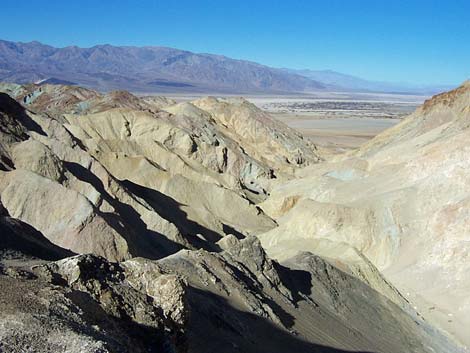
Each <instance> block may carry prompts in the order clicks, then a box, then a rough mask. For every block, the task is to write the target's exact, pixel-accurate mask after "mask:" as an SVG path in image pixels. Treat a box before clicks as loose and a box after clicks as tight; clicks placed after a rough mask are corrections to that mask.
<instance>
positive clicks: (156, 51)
mask: <svg viewBox="0 0 470 353" xmlns="http://www.w3.org/2000/svg"><path fill="white" fill-rule="evenodd" d="M51 77H52V78H54V79H56V80H66V81H70V82H74V83H77V84H81V85H85V86H88V87H92V88H95V89H100V90H112V89H127V90H133V91H142V92H155V91H164V90H171V91H177V90H178V89H180V90H181V89H183V88H184V90H185V91H195V92H197V91H212V92H217V91H220V92H306V91H316V90H322V89H325V88H326V86H325V85H323V84H321V83H319V82H316V81H314V80H311V79H309V78H306V77H303V76H300V75H296V74H289V73H286V72H284V71H283V70H280V69H275V68H270V67H268V66H264V65H261V64H257V63H254V62H250V61H244V60H235V59H230V58H227V57H225V56H221V55H211V54H196V53H192V52H189V51H184V50H178V49H173V48H166V47H118V46H112V45H97V46H94V47H91V48H79V47H76V46H70V47H65V48H54V47H52V46H49V45H44V44H41V43H39V42H30V43H15V42H9V41H3V40H0V80H2V81H9V82H17V83H28V82H36V81H38V80H41V79H48V78H51Z"/></svg>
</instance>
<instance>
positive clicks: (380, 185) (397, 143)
mask: <svg viewBox="0 0 470 353" xmlns="http://www.w3.org/2000/svg"><path fill="white" fill-rule="evenodd" d="M469 127H470V83H469V82H466V83H464V84H463V85H462V86H461V87H459V88H457V89H455V90H453V91H450V92H447V93H443V94H440V95H437V96H435V97H433V98H432V99H430V100H428V101H426V102H425V103H424V105H423V106H422V107H420V108H418V109H417V110H416V112H414V113H413V114H411V115H410V116H409V117H407V118H406V119H405V120H404V121H403V122H401V123H400V124H398V125H396V126H395V127H393V128H391V129H389V130H386V131H385V132H383V133H382V134H379V135H378V136H377V137H375V138H374V139H372V140H371V141H370V142H368V143H366V144H365V145H364V146H362V147H361V148H360V149H359V150H358V151H355V152H353V153H350V154H349V155H345V156H341V157H338V158H337V159H336V160H333V161H331V162H329V163H323V164H321V165H319V166H317V167H316V168H307V169H305V170H302V171H301V172H300V173H299V176H300V178H297V179H295V180H293V181H289V182H287V183H283V184H282V185H280V186H279V187H277V188H275V189H274V190H273V192H272V193H271V197H270V198H269V199H268V200H266V201H265V202H264V203H263V204H262V205H261V207H262V209H263V210H264V211H265V212H266V213H267V214H268V215H270V216H271V217H273V218H274V219H276V221H277V222H278V224H279V227H276V228H275V229H273V230H271V231H269V232H267V233H264V234H263V235H261V241H262V243H263V245H264V246H265V248H266V249H267V251H268V254H269V255H270V256H272V257H274V258H277V259H280V260H282V259H283V258H285V257H288V256H290V255H291V254H293V253H296V251H298V250H302V251H304V250H308V251H312V252H315V253H317V254H321V255H323V256H326V257H328V258H333V259H338V260H341V261H342V260H344V259H345V258H346V257H347V258H351V257H352V256H351V254H352V251H350V250H348V251H347V252H348V254H347V256H346V255H345V254H346V251H343V250H339V249H341V247H339V246H338V244H343V248H344V249H349V248H350V247H354V248H355V249H357V250H358V251H359V252H361V253H363V254H365V255H366V256H367V258H368V259H370V260H371V261H372V262H373V263H374V264H375V265H376V266H377V267H378V268H379V269H380V270H381V271H383V272H384V273H385V274H386V276H387V278H389V279H390V280H391V281H392V283H393V284H394V285H395V286H397V288H398V289H399V290H400V291H401V292H402V293H404V294H407V297H408V299H410V300H411V301H412V302H413V303H414V305H415V306H417V307H418V309H419V310H420V311H421V312H422V313H423V315H425V316H427V317H430V318H432V320H433V321H435V322H438V323H439V325H441V326H443V327H445V328H446V330H448V331H449V332H450V333H451V334H453V335H456V336H457V337H459V339H460V340H462V341H463V342H465V343H466V344H467V345H468V344H470V341H469V337H470V336H469V335H468V327H470V321H469V317H470V316H469V313H470V301H469V296H468V284H469V283H470V271H469V270H470V262H469V261H468V259H469V253H470V246H469V239H470V238H469V236H470V223H469V222H470V213H469V212H470V208H469V205H470V204H469V202H470V165H469V161H470V158H469V156H470V154H469V153H470V150H469V146H468V140H469V136H470V128H469ZM285 249H289V251H288V252H286V251H285ZM353 257H356V258H357V256H355V255H354V256H353Z"/></svg>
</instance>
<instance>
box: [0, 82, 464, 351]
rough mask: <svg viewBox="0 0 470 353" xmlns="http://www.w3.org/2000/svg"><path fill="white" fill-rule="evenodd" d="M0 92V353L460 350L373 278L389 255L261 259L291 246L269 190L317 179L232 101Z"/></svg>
mask: <svg viewBox="0 0 470 353" xmlns="http://www.w3.org/2000/svg"><path fill="white" fill-rule="evenodd" d="M1 90H2V91H3V92H5V93H0V119H1V121H0V127H1V129H0V157H1V164H0V167H1V170H2V171H1V172H0V192H1V204H2V211H1V212H2V214H1V218H0V227H1V238H0V245H1V249H2V250H1V251H2V253H1V275H0V286H1V288H2V290H1V292H0V293H1V294H0V302H1V303H2V307H4V308H6V310H4V311H2V313H1V314H0V315H1V317H0V321H1V323H2V325H1V326H0V338H1V339H0V341H1V346H0V347H1V349H3V350H4V351H13V352H22V351H25V349H26V350H28V349H29V350H31V351H47V350H52V351H67V352H84V351H86V352H128V351H133V352H156V351H159V352H160V351H164V352H165V351H168V352H172V351H176V352H210V351H223V352H259V351H266V352H286V351H299V352H316V351H317V352H342V351H345V350H347V351H351V350H353V351H368V352H398V351H407V352H459V351H460V348H458V346H456V345H455V343H453V341H452V339H451V338H449V337H448V336H446V335H443V334H442V333H440V332H439V331H438V330H437V329H436V328H434V327H433V326H432V325H430V324H428V323H427V322H426V321H425V320H424V319H423V318H422V317H421V316H420V314H419V313H418V312H417V311H416V310H415V309H414V308H413V307H412V305H410V303H409V302H408V300H407V299H405V297H403V296H402V295H401V294H400V292H398V291H397V290H396V289H395V288H394V287H393V286H392V284H391V283H390V282H389V281H387V280H386V279H385V278H384V277H383V275H382V274H381V273H380V272H379V271H378V270H377V268H376V267H375V266H374V264H373V263H375V264H376V265H379V266H385V265H388V264H389V263H392V261H393V259H394V257H393V256H394V255H395V253H393V252H391V250H390V249H394V247H392V246H390V244H389V243H388V242H384V243H383V244H382V245H380V246H379V248H380V251H383V252H384V254H383V255H381V256H382V257H374V256H373V255H374V253H373V252H371V251H368V248H364V247H362V248H361V247H359V246H357V249H356V248H353V247H351V246H348V245H346V244H344V243H342V244H339V245H338V244H336V243H323V244H322V246H321V247H311V246H310V245H309V243H303V240H300V241H299V242H298V244H288V245H289V246H286V247H285V248H284V250H282V249H281V248H280V247H279V246H277V245H276V246H271V245H272V241H271V240H269V239H274V238H273V235H274V234H278V235H277V236H276V237H277V238H278V239H279V241H284V240H283V239H286V238H285V237H286V236H290V237H291V238H292V237H293V235H292V234H294V233H293V232H295V233H296V234H297V235H298V236H299V237H302V234H304V233H302V231H303V229H302V226H298V225H296V220H295V218H293V221H292V224H293V227H292V229H286V223H285V218H284V217H279V216H280V215H282V214H292V215H293V211H294V210H295V209H298V210H299V211H300V210H301V209H299V207H300V205H302V203H303V202H304V198H305V197H304V196H303V195H300V194H298V193H296V194H295V195H288V196H286V197H284V196H283V195H284V194H282V193H280V191H279V190H284V189H283V188H285V190H291V189H290V188H291V185H296V183H299V185H300V184H301V183H303V182H304V180H303V179H299V180H295V179H294V178H296V177H297V176H298V175H299V174H302V173H304V172H303V170H305V173H307V170H309V172H311V171H313V172H312V173H314V174H315V173H320V172H321V170H323V168H329V167H325V164H318V162H319V161H320V160H321V156H319V155H318V152H317V150H316V148H315V146H313V145H311V144H310V143H308V142H307V141H305V140H304V139H303V138H302V137H301V136H300V135H298V134H297V133H296V132H295V131H293V130H291V129H289V128H288V127H286V126H285V125H283V124H281V123H279V122H276V121H275V120H273V119H271V118H270V116H269V115H267V114H265V113H264V112H262V111H260V110H259V109H257V108H256V107H255V106H253V105H252V104H250V103H248V102H247V101H245V100H243V99H230V100H225V99H216V98H205V99H200V100H197V101H194V102H190V103H180V104H175V102H173V101H171V100H168V99H165V98H158V97H136V96H133V95H131V94H129V93H127V92H111V93H108V94H100V93H98V92H94V91H91V90H87V89H83V88H80V87H67V86H53V85H43V86H36V85H29V86H19V85H8V84H4V85H2V86H1ZM355 158H358V159H359V158H362V157H355ZM327 165H329V164H327ZM345 165H347V164H345ZM315 175H316V174H315ZM289 180H293V181H290V182H289ZM286 182H287V184H286ZM279 185H286V186H279ZM315 187H317V186H316V185H315V184H313V185H310V188H315ZM272 190H274V193H273V196H271V197H270V196H269V195H270V193H271V191H272ZM277 205H280V208H279V207H278V206H277ZM286 212H287V213H286ZM299 214H301V213H299ZM312 214H315V213H310V214H306V215H304V216H305V217H306V218H304V222H306V223H305V224H309V223H308V222H311V221H314V220H318V217H312ZM293 217H294V216H293ZM353 219H354V217H352V218H351V219H348V218H346V219H344V220H343V222H345V223H351V222H352V220H353ZM296 227H300V228H296ZM282 229H284V231H283V234H280V232H281V230H282ZM276 232H277V233H276ZM284 233H285V234H284ZM289 234H290V235H289ZM297 235H296V236H297ZM373 235H374V234H372V236H373ZM256 236H258V237H260V239H261V241H262V243H263V244H265V246H266V249H267V250H268V254H272V255H273V256H274V257H276V258H279V259H282V264H281V263H279V262H276V261H273V260H272V259H270V258H269V257H268V256H267V255H266V253H265V250H264V249H263V247H262V246H261V243H260V242H259V240H258V238H257V237H256ZM361 236H362V235H361ZM299 239H301V238H299ZM330 240H334V237H332V239H330ZM330 240H328V241H330ZM367 241H369V240H365V242H367ZM294 243H296V242H295V241H294ZM331 244H334V245H335V244H336V245H337V246H336V245H335V246H331ZM353 245H356V244H353ZM298 248H301V249H300V250H310V251H311V252H303V251H302V252H298V251H296V250H297V249H298ZM320 250H321V251H320ZM377 251H378V250H377ZM312 252H313V253H315V252H318V253H319V254H320V255H325V256H326V258H322V257H320V256H317V255H316V254H315V255H314V254H313V253H312ZM322 252H323V253H322ZM362 252H364V253H365V254H366V255H367V257H369V258H370V259H371V260H372V262H371V261H369V259H368V258H367V257H365V256H364V255H363V254H362ZM332 253H336V254H344V256H337V257H336V259H335V257H334V256H332ZM75 254H77V255H75ZM80 254H82V255H80ZM279 254H282V255H283V256H279ZM382 258H383V259H384V260H382ZM377 259H381V261H378V260H377ZM338 260H340V261H338ZM384 264H385V265H384ZM18 293H23V294H24V295H23V296H19V295H18ZM28 347H29V348H28Z"/></svg>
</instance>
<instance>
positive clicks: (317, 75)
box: [283, 69, 454, 94]
mask: <svg viewBox="0 0 470 353" xmlns="http://www.w3.org/2000/svg"><path fill="white" fill-rule="evenodd" d="M283 70H284V71H285V72H288V73H292V74H296V75H300V76H304V77H307V78H310V79H312V80H316V81H318V82H321V83H323V84H325V85H329V86H332V87H338V88H340V89H349V90H354V91H371V92H386V93H419V94H435V93H438V92H442V91H444V90H449V89H452V88H453V87H454V86H450V85H418V84H411V83H405V82H402V83H400V82H385V81H371V80H366V79H363V78H360V77H357V76H353V75H348V74H344V73H341V72H337V71H333V70H308V69H304V70H301V69H299V70H296V69H283Z"/></svg>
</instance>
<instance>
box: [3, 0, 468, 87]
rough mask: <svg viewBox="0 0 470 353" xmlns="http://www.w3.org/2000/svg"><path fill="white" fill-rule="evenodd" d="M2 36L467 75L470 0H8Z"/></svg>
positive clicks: (435, 76)
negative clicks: (164, 47) (162, 47)
mask: <svg viewBox="0 0 470 353" xmlns="http://www.w3.org/2000/svg"><path fill="white" fill-rule="evenodd" d="M0 24H1V27H0V28H1V29H0V39H5V40H13V41H24V42H28V41H32V40H38V41H40V42H43V43H46V44H50V45H53V46H59V47H62V46H68V45H77V46H81V47H89V46H93V45H96V44H105V43H108V44H114V45H136V46H143V45H156V46H170V47H175V48H180V49H187V50H191V51H195V52H205V53H215V54H223V55H226V56H229V57H233V58H238V59H247V60H252V61H256V62H260V63H263V64H266V65H270V66H275V67H290V68H308V69H332V70H337V71H341V72H344V73H349V74H353V75H357V76H361V77H364V78H367V79H374V80H384V81H385V80H386V81H401V82H412V83H420V84H456V83H460V82H462V81H463V80H465V79H467V78H470V1H469V0H439V1H438V0H426V1H425V0H408V1H405V0H388V1H385V0H375V1H374V0H320V1H317V0H311V1H307V0H303V1H299V0H289V1H287V0H285V1H277V0H269V1H264V0H260V1H256V0H251V1H249V0H232V1H227V0H205V1H197V0H193V1H190V0H165V1H157V0H133V1H131V0H93V1H92V0H82V1H78V0H76V1H71V0H41V1H38V0H2V1H1V3H0Z"/></svg>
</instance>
